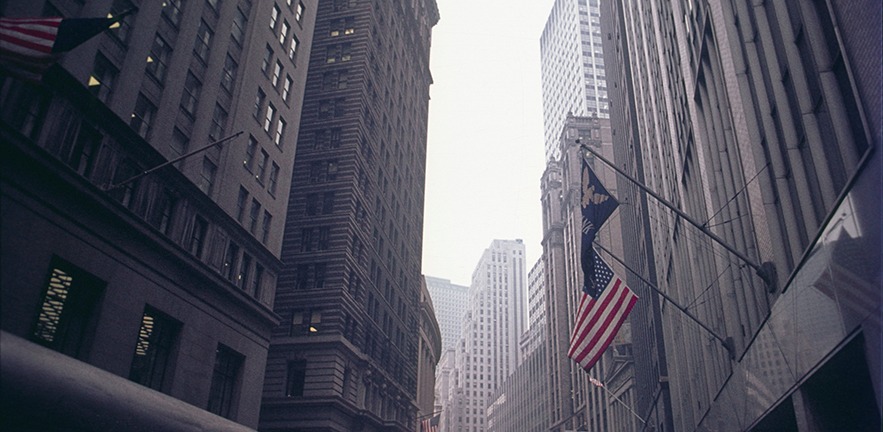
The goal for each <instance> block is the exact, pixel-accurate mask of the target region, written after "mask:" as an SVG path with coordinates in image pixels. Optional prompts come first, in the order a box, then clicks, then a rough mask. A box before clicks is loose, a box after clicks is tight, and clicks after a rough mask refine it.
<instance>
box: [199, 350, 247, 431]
mask: <svg viewBox="0 0 883 432" xmlns="http://www.w3.org/2000/svg"><path fill="white" fill-rule="evenodd" d="M244 360H245V358H244V357H243V356H242V354H239V353H237V352H236V351H233V350H232V349H230V348H227V347H226V346H224V345H221V344H218V349H217V351H216V352H215V368H214V373H213V374H212V386H211V389H210V390H209V400H208V407H207V408H206V410H207V411H209V412H211V413H215V414H217V415H219V416H221V417H226V418H232V414H233V413H232V410H233V405H234V404H233V398H234V396H235V394H236V391H237V387H238V383H239V371H240V369H241V368H242V363H243V361H244Z"/></svg>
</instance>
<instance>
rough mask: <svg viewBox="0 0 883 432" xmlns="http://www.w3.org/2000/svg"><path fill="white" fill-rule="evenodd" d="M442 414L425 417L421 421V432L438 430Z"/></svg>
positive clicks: (436, 431)
mask: <svg viewBox="0 0 883 432" xmlns="http://www.w3.org/2000/svg"><path fill="white" fill-rule="evenodd" d="M440 416H441V415H440V414H437V415H434V416H432V418H425V419H423V421H421V422H420V432H438V422H439V418H440Z"/></svg>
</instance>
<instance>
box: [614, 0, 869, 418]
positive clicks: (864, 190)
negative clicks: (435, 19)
mask: <svg viewBox="0 0 883 432" xmlns="http://www.w3.org/2000/svg"><path fill="white" fill-rule="evenodd" d="M602 10H603V11H604V12H605V13H606V12H607V11H610V15H609V16H608V17H607V18H606V19H609V20H611V21H613V22H612V23H611V26H610V27H609V28H606V29H605V32H606V33H605V34H604V39H605V40H607V39H609V40H610V41H611V42H613V43H612V44H611V46H614V47H615V48H614V50H615V52H608V54H610V56H608V61H607V68H608V70H611V69H613V68H616V69H618V70H617V71H616V73H614V72H611V73H610V74H609V75H608V79H611V78H612V77H614V76H616V77H617V78H615V79H612V80H611V81H610V82H609V84H610V85H611V87H616V88H618V89H620V90H619V91H617V92H611V98H612V99H611V104H612V105H613V107H614V110H613V111H611V118H612V120H613V124H614V125H615V127H617V128H618V129H616V136H621V135H625V136H626V137H629V138H626V139H625V141H623V143H625V144H627V145H630V146H635V147H639V148H637V149H635V150H631V157H632V158H638V159H639V160H637V161H635V160H632V161H630V162H629V169H630V170H631V171H632V172H637V173H638V174H641V175H642V176H643V178H644V179H645V181H646V183H647V184H648V186H649V187H650V188H651V189H653V190H655V191H656V192H657V193H659V194H660V195H662V196H663V197H665V198H667V199H668V200H670V201H672V202H674V203H675V204H676V205H677V206H678V207H680V208H681V209H682V210H683V211H684V212H686V213H687V214H689V215H691V216H692V217H693V218H695V219H698V220H699V221H700V222H704V223H705V226H706V227H708V228H709V229H710V230H712V231H713V232H714V233H715V234H716V235H718V236H719V237H720V238H722V239H723V240H724V241H725V242H726V243H728V244H729V245H731V246H732V247H733V248H735V249H736V250H738V251H741V252H742V253H743V254H745V255H746V256H747V258H748V260H747V261H751V262H746V260H741V259H739V258H737V257H735V256H734V255H733V254H731V253H729V252H727V251H726V250H724V249H723V248H721V247H718V246H717V245H715V244H714V243H712V242H711V241H710V240H709V238H708V237H707V236H705V235H703V234H701V233H700V232H698V231H697V230H696V229H694V228H693V227H691V226H689V225H687V224H685V223H684V221H683V220H682V219H680V218H676V217H674V216H673V215H672V213H671V212H670V211H668V210H665V209H664V208H662V207H660V206H658V205H656V204H654V203H652V202H651V203H650V204H649V205H648V206H647V208H648V213H649V218H647V219H645V220H644V222H643V223H644V224H649V226H650V228H651V233H652V241H651V242H650V243H646V244H645V246H643V247H647V246H652V249H653V254H652V256H653V258H652V259H653V260H654V261H655V262H654V263H652V265H651V263H647V262H644V263H643V264H639V265H641V266H642V267H644V269H642V270H646V271H653V272H655V274H653V275H652V276H651V277H654V278H655V280H656V281H657V283H658V285H659V287H660V288H661V289H662V290H664V291H666V292H667V293H668V294H669V295H670V296H672V297H674V298H675V299H676V300H678V301H679V302H680V303H681V304H682V305H685V306H690V307H691V312H692V313H694V314H695V315H696V316H697V317H698V318H699V319H700V320H702V321H703V322H704V323H706V324H708V325H709V326H711V327H712V329H713V330H714V331H715V332H717V333H718V334H719V335H722V336H726V337H732V338H733V341H734V345H735V352H734V353H733V354H734V356H733V357H730V355H728V353H727V350H725V349H724V348H723V347H722V346H721V345H720V344H718V343H715V342H713V341H712V342H709V340H710V336H709V334H708V333H707V332H705V331H703V330H701V329H700V328H698V327H697V326H696V325H695V324H693V323H691V322H689V321H688V320H685V319H684V317H683V315H681V314H680V313H679V312H677V311H675V310H673V309H670V308H666V307H663V308H661V312H660V317H661V319H660V320H659V321H656V323H654V324H653V326H654V327H655V329H656V331H657V332H661V333H662V334H663V338H664V350H663V349H661V348H662V345H661V344H659V338H658V337H656V338H654V340H655V342H654V343H655V344H656V347H657V348H656V349H655V350H654V349H651V352H652V353H654V354H664V356H665V361H666V364H667V369H668V373H667V374H666V376H667V377H668V380H667V381H668V382H667V384H668V386H669V390H668V391H670V394H671V397H670V401H671V420H665V419H658V420H656V421H659V423H657V424H656V426H657V430H677V431H693V430H723V429H733V430H799V431H808V430H821V429H839V430H879V429H880V427H881V420H880V412H881V407H883V401H881V398H880V395H881V394H883V392H881V382H883V377H881V375H880V371H881V370H883V366H881V352H883V351H881V319H880V317H881V292H880V289H879V287H880V281H881V277H880V267H879V265H878V264H879V262H880V260H881V256H880V252H881V251H880V244H881V233H880V227H881V226H880V223H879V221H880V217H881V207H880V206H881V201H880V196H881V184H883V182H881V163H880V162H881V157H880V151H879V148H880V145H881V127H880V126H881V123H880V118H881V91H880V89H881V85H880V80H881V70H883V68H881V46H880V44H879V41H880V38H881V26H880V22H881V9H880V7H879V4H877V3H875V2H870V1H860V2H849V3H846V2H841V1H837V0H832V1H828V0H820V1H812V2H797V1H783V2H762V3H758V4H751V5H749V4H745V3H741V2H726V1H706V2H696V1H691V0H683V1H675V2H668V1H649V2H629V1H618V0H605V1H604V7H602ZM605 48H606V47H605ZM626 105H633V106H634V107H636V109H634V110H627V109H616V107H618V106H623V107H624V106H626ZM619 128H622V129H619ZM618 162H619V161H618ZM645 256H649V255H645ZM760 264H763V266H762V269H763V273H764V276H765V279H766V280H764V278H761V277H760V276H759V275H758V274H757V271H756V268H755V266H758V267H759V266H760ZM654 268H655V270H653V269H654ZM634 313H635V312H633V314H634ZM654 319H655V317H654ZM641 349H642V347H637V346H636V347H635V353H636V355H637V353H638V352H639V351H640V350H641ZM636 376H637V375H636ZM642 397H644V396H642ZM844 401H848V403H845V402H844ZM639 405H641V406H647V407H648V408H650V406H648V405H647V404H646V403H645V402H641V403H640V404H639ZM661 408H662V406H659V405H657V406H655V407H653V409H655V410H657V411H658V410H660V409H661Z"/></svg>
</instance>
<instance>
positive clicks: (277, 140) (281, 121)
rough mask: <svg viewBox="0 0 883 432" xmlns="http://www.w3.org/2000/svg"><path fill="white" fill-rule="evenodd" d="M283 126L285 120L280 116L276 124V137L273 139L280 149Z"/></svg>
mask: <svg viewBox="0 0 883 432" xmlns="http://www.w3.org/2000/svg"><path fill="white" fill-rule="evenodd" d="M285 126H286V123H285V119H283V118H282V117H281V116H280V117H279V121H277V122H276V136H274V137H273V142H274V143H276V145H277V146H280V147H281V146H282V137H284V136H285Z"/></svg>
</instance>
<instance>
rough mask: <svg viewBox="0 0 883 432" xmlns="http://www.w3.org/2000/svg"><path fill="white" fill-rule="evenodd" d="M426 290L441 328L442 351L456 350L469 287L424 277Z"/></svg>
mask: <svg viewBox="0 0 883 432" xmlns="http://www.w3.org/2000/svg"><path fill="white" fill-rule="evenodd" d="M426 288H427V289H429V295H430V296H431V297H432V306H433V307H434V308H435V316H436V318H438V325H439V327H441V333H442V351H447V350H449V349H453V348H456V347H457V341H458V340H459V339H460V334H461V333H462V331H463V316H464V315H466V309H467V308H468V299H469V287H467V286H463V285H457V284H454V283H451V281H450V280H449V279H441V278H436V277H431V276H426Z"/></svg>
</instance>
